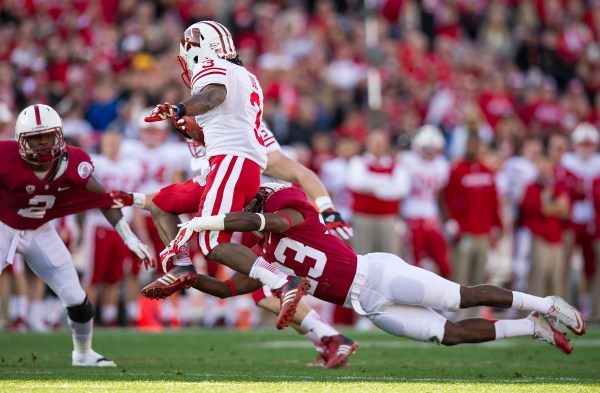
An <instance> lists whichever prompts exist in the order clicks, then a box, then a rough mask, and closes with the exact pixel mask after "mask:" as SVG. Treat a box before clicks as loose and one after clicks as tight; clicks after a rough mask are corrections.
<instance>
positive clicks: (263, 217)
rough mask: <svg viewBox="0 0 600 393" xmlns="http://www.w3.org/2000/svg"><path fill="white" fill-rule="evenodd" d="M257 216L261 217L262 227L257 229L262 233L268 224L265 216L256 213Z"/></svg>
mask: <svg viewBox="0 0 600 393" xmlns="http://www.w3.org/2000/svg"><path fill="white" fill-rule="evenodd" d="M254 214H256V215H257V216H259V217H260V227H259V228H258V229H257V231H258V232H260V231H262V230H263V229H265V224H266V220H265V215H264V214H262V213H254Z"/></svg>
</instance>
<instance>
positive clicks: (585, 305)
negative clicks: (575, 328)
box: [579, 292, 592, 319]
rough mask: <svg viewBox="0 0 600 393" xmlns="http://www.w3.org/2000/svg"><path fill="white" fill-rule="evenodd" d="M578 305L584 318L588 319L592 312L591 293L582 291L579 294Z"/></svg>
mask: <svg viewBox="0 0 600 393" xmlns="http://www.w3.org/2000/svg"><path fill="white" fill-rule="evenodd" d="M579 307H580V308H581V313H582V314H583V317H584V318H585V319H588V318H589V317H590V315H591V314H592V294H591V293H589V292H587V293H582V294H580V295H579Z"/></svg>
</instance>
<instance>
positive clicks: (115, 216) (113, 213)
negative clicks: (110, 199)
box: [86, 176, 155, 269]
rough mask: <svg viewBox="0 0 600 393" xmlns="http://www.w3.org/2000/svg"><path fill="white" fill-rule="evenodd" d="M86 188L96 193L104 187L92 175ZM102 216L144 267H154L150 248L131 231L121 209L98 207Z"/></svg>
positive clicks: (100, 191) (102, 190)
mask: <svg viewBox="0 0 600 393" xmlns="http://www.w3.org/2000/svg"><path fill="white" fill-rule="evenodd" d="M86 188H87V190H88V191H90V192H93V193H96V194H101V193H103V192H105V191H104V187H102V185H101V184H100V183H99V182H98V180H96V178H95V177H94V176H92V177H91V178H90V180H89V181H88V183H87V186H86ZM100 211H101V212H102V214H103V215H104V217H106V219H107V220H108V222H109V223H110V224H111V225H112V226H113V227H114V228H115V230H116V231H117V233H118V234H119V236H121V239H123V242H124V243H125V244H126V245H127V248H129V249H130V250H131V251H133V253H134V254H135V255H137V256H138V258H140V261H141V262H142V263H143V264H144V266H145V267H146V269H148V268H149V267H154V265H155V261H154V258H152V254H150V249H149V248H148V246H147V245H146V244H144V243H143V242H142V241H141V240H140V239H138V237H137V236H136V235H135V234H134V233H133V231H132V230H131V228H130V227H129V224H127V221H126V220H125V217H123V213H122V212H121V209H111V208H108V209H100Z"/></svg>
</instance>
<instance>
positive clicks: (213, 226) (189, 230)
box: [173, 214, 225, 251]
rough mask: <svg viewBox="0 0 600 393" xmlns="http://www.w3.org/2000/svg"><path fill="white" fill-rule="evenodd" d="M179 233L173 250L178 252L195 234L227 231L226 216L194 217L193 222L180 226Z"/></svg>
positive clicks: (174, 241)
mask: <svg viewBox="0 0 600 393" xmlns="http://www.w3.org/2000/svg"><path fill="white" fill-rule="evenodd" d="M178 227H179V228H180V229H179V232H178V233H177V236H176V237H175V240H173V249H174V250H175V251H178V250H179V249H180V248H181V246H183V245H184V244H186V243H187V242H188V240H190V238H191V237H192V236H193V235H194V233H195V232H202V231H223V230H225V214H219V215H218V216H209V217H194V218H192V219H191V220H189V221H187V222H184V223H183V224H179V225H178Z"/></svg>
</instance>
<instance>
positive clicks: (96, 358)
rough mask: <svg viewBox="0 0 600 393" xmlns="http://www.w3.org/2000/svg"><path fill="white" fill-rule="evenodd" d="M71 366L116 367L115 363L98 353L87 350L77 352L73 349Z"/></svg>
mask: <svg viewBox="0 0 600 393" xmlns="http://www.w3.org/2000/svg"><path fill="white" fill-rule="evenodd" d="M72 357H73V366H80V367H117V363H115V362H114V361H113V360H110V359H107V358H105V357H104V356H102V355H100V354H99V353H96V352H94V351H93V350H91V349H90V350H89V351H88V352H86V353H77V352H75V351H73V354H72Z"/></svg>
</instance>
